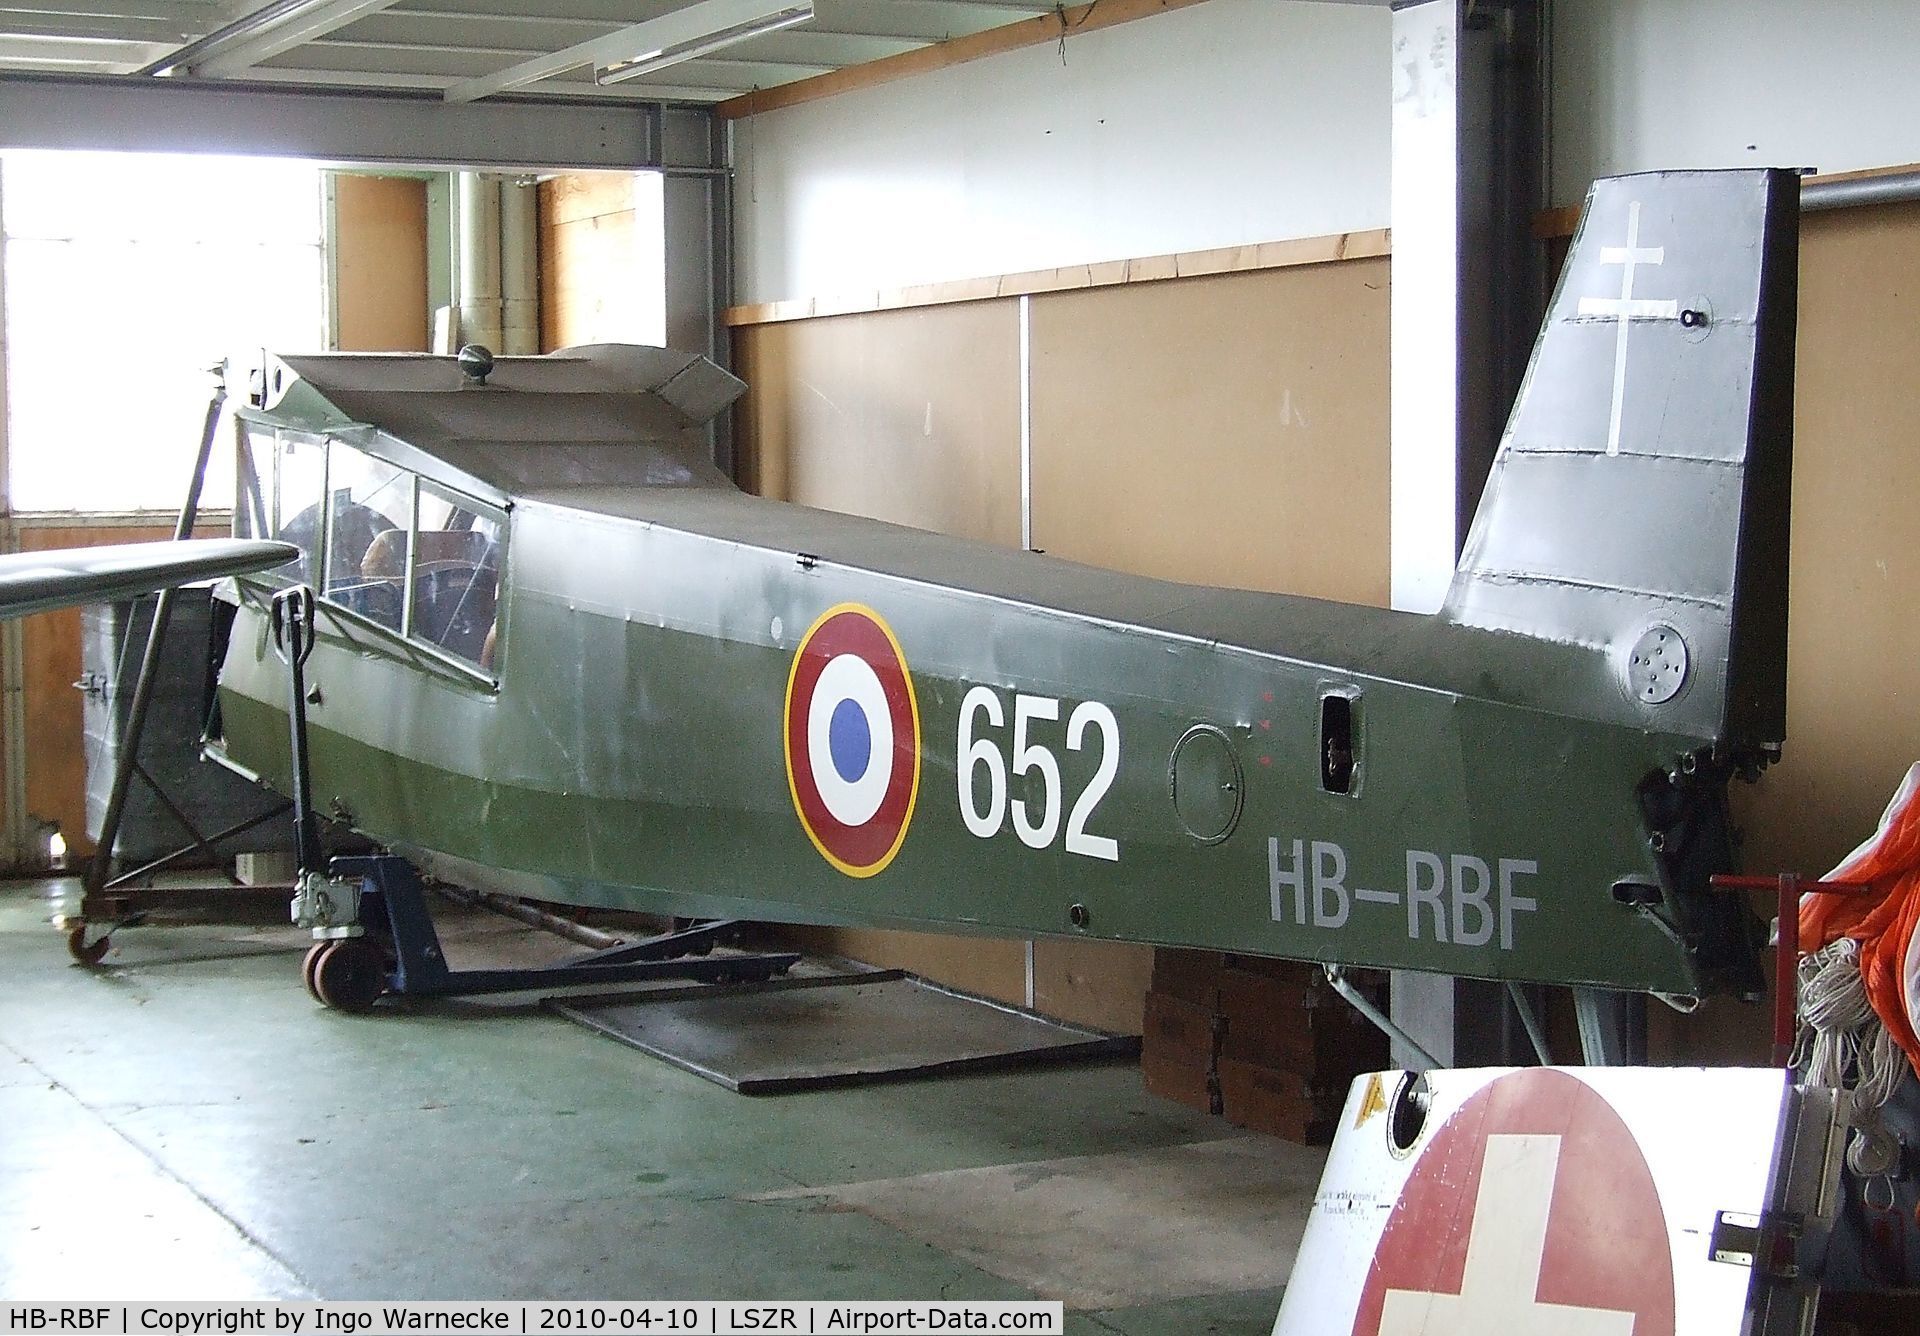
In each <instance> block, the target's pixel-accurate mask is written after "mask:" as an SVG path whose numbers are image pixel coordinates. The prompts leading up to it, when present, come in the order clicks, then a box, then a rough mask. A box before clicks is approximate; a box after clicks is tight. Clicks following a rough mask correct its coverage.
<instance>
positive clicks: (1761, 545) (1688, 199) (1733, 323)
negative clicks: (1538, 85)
mask: <svg viewBox="0 0 1920 1336" xmlns="http://www.w3.org/2000/svg"><path fill="white" fill-rule="evenodd" d="M1799 190H1800V187H1799V181H1798V178H1797V177H1796V175H1795V174H1794V173H1792V172H1790V171H1784V170H1764V171H1722V172H1661V173H1651V174H1647V175H1642V176H1627V177H1615V178H1611V179H1607V180H1602V181H1598V182H1595V183H1594V186H1593V189H1592V190H1591V191H1590V192H1589V193H1588V195H1587V202H1586V208H1585V210H1584V211H1583V213H1582V215H1581V221H1580V227H1579V230H1578V231H1577V232H1576V233H1575V235H1574V239H1573V245H1572V249H1571V250H1570V251H1569V252H1568V254H1567V262H1566V266H1565V268H1564V270H1563V271H1562V274H1561V279H1560V284H1559V288H1558V290H1557V291H1556V292H1555V293H1554V298H1553V303H1552V306H1551V309H1550V310H1549V311H1548V314H1547V319H1546V321H1545V323H1544V324H1543V325H1542V327H1541V331H1540V337H1539V339H1538V340H1537V341H1536V342H1535V344H1534V349H1533V359H1532V362H1531V363H1530V365H1529V366H1528V369H1527V376H1526V380H1525V381H1524V382H1523V384H1522V386H1521V389H1520V394H1519V397H1518V398H1517V399H1516V401H1515V403H1514V409H1513V414H1512V416H1511V418H1510V419H1509V420H1508V423H1507V430H1506V435H1505V436H1504V437H1503V439H1502V440H1501V443H1500V452H1499V455H1498V456H1497V457H1496V459H1495V460H1494V465H1493V472H1492V474H1491V475H1490V476H1489V478H1488V481H1487V488H1486V491H1485V493H1484V495H1483V496H1482V498H1481V502H1480V508H1479V511H1478V513H1477V514H1476V515H1475V517H1474V523H1473V528H1472V531H1471V532H1470V534H1469V535H1468V538H1467V544H1466V549H1465V551H1464V552H1463V553H1462V555H1461V558H1460V564H1459V567H1458V568H1457V570H1456V571H1455V573H1454V577H1453V583H1452V585H1451V587H1450V588H1449V590H1448V593H1447V600H1446V604H1445V606H1444V607H1443V608H1442V610H1441V615H1442V616H1443V617H1447V618H1450V619H1451V620H1453V621H1456V622H1460V623H1463V624H1468V625H1473V626H1480V627H1487V628H1492V629H1498V630H1506V631H1513V632H1518V633H1521V634H1525V635H1532V636H1538V637H1543V638H1547V639H1553V640H1562V641H1572V642H1576V643H1580V644H1585V645H1590V646H1592V647H1593V648H1594V649H1595V650H1596V652H1599V653H1603V654H1605V655H1606V656H1607V657H1608V658H1609V659H1610V660H1611V662H1610V665H1609V668H1610V671H1611V672H1612V674H1613V676H1614V678H1615V680H1616V681H1617V682H1618V683H1619V685H1620V689H1621V691H1622V692H1623V693H1624V694H1625V695H1626V696H1627V697H1628V698H1629V699H1631V700H1633V701H1635V702H1636V703H1637V706H1638V707H1639V708H1640V709H1642V710H1644V712H1645V714H1646V717H1647V724H1648V727H1650V728H1658V729H1660V730H1661V731H1665V732H1675V733H1682V734H1687V735H1691V736H1696V737H1699V738H1701V739H1702V740H1703V741H1711V742H1712V743H1714V744H1715V745H1716V747H1717V748H1719V749H1720V750H1722V751H1726V752H1732V753H1738V752H1748V751H1752V750H1758V749H1765V748H1769V747H1772V746H1775V745H1777V744H1778V743H1779V742H1780V741H1781V740H1782V739H1783V738H1784V736H1785V733H1786V628H1787V524H1788V509H1789V494H1790V487H1791V473H1792V455H1793V347H1794V325H1795V318H1796V298H1797V286H1798V256H1799Z"/></svg>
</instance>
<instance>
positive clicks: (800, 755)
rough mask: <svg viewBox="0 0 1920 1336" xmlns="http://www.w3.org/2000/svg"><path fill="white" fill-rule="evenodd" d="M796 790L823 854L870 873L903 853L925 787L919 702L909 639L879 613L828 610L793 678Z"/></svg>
mask: <svg viewBox="0 0 1920 1336" xmlns="http://www.w3.org/2000/svg"><path fill="white" fill-rule="evenodd" d="M785 725H786V753H787V787H788V788H789V789H790V790H791V791H792V793H793V810H794V811H795V812H797V813H799V816H800V825H801V827H802V828H803V829H804V830H805V831H806V832H807V838H808V839H810V840H812V841H813V847H814V848H816V849H818V850H819V851H820V856H821V857H822V858H825V859H826V860H827V861H828V862H829V863H831V864H833V865H834V866H835V867H836V868H839V869H840V871H842V872H844V873H846V874H847V875H848V876H849V877H871V876H873V875H874V874H875V873H877V872H880V871H881V870H883V869H884V868H885V867H886V866H887V864H888V863H891V862H892V861H893V856H894V855H895V854H897V853H899V852H900V845H901V842H902V841H904V840H905V839H906V838H907V826H908V824H909V823H910V822H911V821H912V820H913V804H914V800H915V798H916V797H917V796H918V795H919V791H920V706H919V703H918V701H916V700H915V699H914V694H913V678H912V677H911V676H910V675H909V674H908V672H907V659H906V655H904V654H903V653H901V651H900V642H899V641H898V640H895V639H894V636H893V632H892V630H890V629H889V628H888V626H887V624H886V623H885V622H884V621H882V620H881V619H880V615H879V614H878V613H876V612H874V611H873V610H872V609H871V608H864V607H861V606H860V605H859V604H857V603H842V604H840V605H839V606H838V607H833V608H829V609H827V611H826V612H824V613H822V614H821V616H820V620H818V621H816V622H815V623H814V624H813V625H812V626H811V627H810V628H808V630H807V633H806V635H804V636H802V637H801V638H800V647H799V648H798V649H796V650H795V651H794V653H793V667H792V669H791V671H790V672H789V673H788V676H787V708H786V720H785Z"/></svg>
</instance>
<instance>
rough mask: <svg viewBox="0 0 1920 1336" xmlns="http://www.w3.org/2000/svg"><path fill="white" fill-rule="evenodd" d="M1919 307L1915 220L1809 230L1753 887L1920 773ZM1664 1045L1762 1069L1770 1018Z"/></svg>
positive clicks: (1739, 813) (1830, 851)
mask: <svg viewBox="0 0 1920 1336" xmlns="http://www.w3.org/2000/svg"><path fill="white" fill-rule="evenodd" d="M1916 293H1920V206H1916V205H1901V206H1893V207H1885V208H1873V209H1845V210H1840V211H1837V212H1832V213H1817V214H1810V215H1808V216H1807V217H1806V218H1805V219H1804V220H1803V222H1802V224H1801V251H1800V333H1799V352H1798V376H1797V379H1796V383H1795V391H1794V393H1795V412H1794V443H1793V449H1794V464H1793V537H1792V554H1793V555H1792V566H1791V572H1790V576H1789V578H1790V580H1791V581H1792V595H1791V605H1790V624H1789V631H1788V650H1787V739H1786V748H1785V752H1784V754H1783V758H1782V760H1781V763H1780V764H1779V765H1778V766H1776V767H1774V768H1773V769H1771V770H1769V771H1768V772H1767V773H1766V774H1765V775H1764V776H1763V777H1762V778H1761V780H1760V782H1759V783H1758V784H1757V785H1754V786H1751V787H1749V786H1747V785H1743V784H1735V785H1734V794H1733V797H1734V804H1735V806H1734V811H1735V815H1736V819H1737V820H1738V822H1739V823H1740V825H1741V826H1742V827H1743V828H1744V829H1745V831H1746V835H1747V840H1746V845H1745V847H1744V849H1743V851H1742V859H1743V862H1744V863H1745V865H1746V867H1747V868H1748V870H1750V871H1753V872H1759V873H1763V874H1764V873H1771V872H1779V871H1792V872H1800V873H1803V874H1805V875H1808V876H1815V875H1818V874H1820V873H1824V872H1826V871H1827V870H1828V869H1830V868H1831V867H1832V866H1833V865H1834V864H1835V863H1837V862H1839V861H1840V859H1841V858H1842V857H1844V856H1845V855H1846V853H1847V852H1848V851H1849V850H1850V849H1852V848H1853V847H1854V846H1855V845H1856V844H1858V843H1859V842H1860V841H1861V840H1863V839H1865V838H1866V837H1867V836H1868V835H1870V834H1871V833H1872V832H1873V828H1874V825H1875V823H1876V822H1877V821H1878V820H1879V817H1880V812H1881V809H1882V808H1884V807H1885V806H1886V803H1887V800H1888V799H1889V798H1891V797H1892V796H1893V790H1894V788H1895V787H1896V786H1897V785H1898V784H1899V782H1900V778H1901V776H1902V775H1904V774H1905V773H1906V771H1907V767H1908V766H1910V765H1912V764H1913V763H1914V762H1915V761H1920V505H1917V504H1916V501H1917V500H1920V448H1916V445H1915V441H1914V424H1915V423H1916V422H1920V374H1916V373H1915V368H1916V367H1920V325H1916V323H1915V321H1914V318H1913V316H1914V298H1915V294H1916ZM1766 537H1769V536H1763V541H1764V540H1765V538H1766ZM1762 912H1763V913H1765V914H1767V915H1769V916H1770V915H1771V914H1772V913H1773V910H1772V908H1771V907H1770V906H1769V907H1767V908H1765V909H1763V911H1762ZM1655 1037H1656V1039H1657V1040H1659V1041H1660V1042H1661V1043H1662V1044H1663V1046H1664V1051H1665V1052H1666V1053H1667V1054H1668V1055H1670V1056H1672V1057H1673V1058H1674V1059H1676V1060H1685V1061H1698V1060H1705V1061H1718V1062H1724V1061H1734V1060H1747V1061H1756V1062H1759V1061H1764V1060H1765V1058H1766V1052H1767V1047H1768V1044H1769V1041H1770V1030H1769V1018H1768V1016H1767V1014H1766V1009H1765V1008H1763V1007H1741V1006H1737V1005H1735V1004H1732V1003H1725V1002H1715V1003H1713V1004H1711V1005H1710V1006H1709V1007H1708V1008H1707V1009H1706V1010H1705V1012H1703V1013H1702V1014H1700V1015H1697V1016H1695V1017H1693V1018H1691V1019H1690V1020H1687V1021H1679V1020H1677V1019H1675V1020H1668V1019H1667V1018H1665V1017H1662V1018H1661V1021H1660V1029H1659V1030H1658V1031H1657V1032H1656V1036H1655Z"/></svg>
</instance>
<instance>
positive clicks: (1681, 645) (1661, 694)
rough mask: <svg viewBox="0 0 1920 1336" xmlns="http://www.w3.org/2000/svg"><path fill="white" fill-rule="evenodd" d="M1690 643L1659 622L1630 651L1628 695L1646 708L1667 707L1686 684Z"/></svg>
mask: <svg viewBox="0 0 1920 1336" xmlns="http://www.w3.org/2000/svg"><path fill="white" fill-rule="evenodd" d="M1687 666H1688V656H1687V642H1686V639H1685V638H1684V637H1682V636H1681V634H1680V633H1679V632H1678V631H1676V630H1674V628H1673V627H1671V626H1667V625H1665V624H1664V623H1660V622H1656V623H1654V624H1653V625H1652V626H1649V627H1648V628H1647V629H1646V630H1645V631H1643V632H1641V634H1640V638H1639V639H1638V640H1636V641H1634V642H1633V648H1632V649H1631V650H1629V651H1627V668H1626V673H1627V694H1628V695H1629V696H1632V697H1633V698H1634V699H1635V700H1637V701H1639V702H1641V703H1642V704H1643V705H1664V704H1666V703H1667V702H1668V701H1670V700H1672V699H1673V698H1674V697H1675V696H1677V695H1679V694H1680V689H1681V688H1682V687H1684V686H1686V684H1687Z"/></svg>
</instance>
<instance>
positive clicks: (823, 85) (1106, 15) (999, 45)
mask: <svg viewBox="0 0 1920 1336" xmlns="http://www.w3.org/2000/svg"><path fill="white" fill-rule="evenodd" d="M1202 3H1204V0H1095V2H1094V3H1092V4H1084V5H1074V6H1072V7H1071V8H1067V9H1062V10H1060V11H1058V12H1057V13H1053V14H1043V15H1041V16H1039V17H1038V18H1031V19H1025V20H1023V21H1021V22H1018V23H1008V24H1003V25H1001V26H1000V27H998V28H988V29H986V30H985V31H984V32H977V33H974V34H972V35H971V36H967V37H955V38H953V39H952V40H951V41H946V42H936V43H935V44H933V45H932V46H925V47H921V48H920V49H919V50H917V51H908V52H905V53H903V54H901V55H897V56H888V57H886V58H885V59H883V60H875V61H869V62H868V63H867V64H865V65H849V66H847V67H846V68H845V69H839V70H835V71H834V72H833V73H831V74H822V75H819V76H817V77H816V78H812V79H801V80H799V81H797V82H795V83H788V84H780V85H778V86H776V87H773V88H759V89H755V90H754V91H753V92H751V93H742V94H741V95H740V96H739V97H735V98H729V99H728V100H727V101H725V102H722V103H720V104H718V105H717V106H715V107H714V109H713V110H714V114H715V115H716V116H719V117H720V118H721V119H723V120H738V119H740V118H741V117H745V116H757V115H759V114H760V113H761V112H763V111H778V110H780V109H781V108H783V107H797V106H800V105H801V104H803V103H807V102H817V101H819V100H820V99H822V98H828V97H838V96H839V95H840V94H842V93H850V92H853V91H854V90H855V89H858V88H873V87H877V86H878V85H880V84H888V83H893V82H894V81H895V80H898V79H910V78H913V77H915V76H916V75H921V74H931V73H933V72H934V71H936V70H944V69H951V68H952V67H953V66H955V65H964V64H966V63H967V62H968V61H973V60H982V59H984V58H986V57H987V56H997V55H1001V54H1002V53H1004V52H1007V51H1018V50H1021V49H1022V48H1024V47H1029V46H1040V45H1042V44H1044V43H1048V42H1061V41H1065V40H1067V39H1068V38H1070V37H1078V36H1080V35H1082V34H1084V33H1090V32H1098V31H1099V30H1101V29H1102V28H1113V27H1117V26H1119V25H1120V24H1122V23H1131V22H1133V21H1134V20H1135V19H1144V18H1151V17H1152V16H1154V15H1155V14H1165V13H1169V12H1171V11H1173V10H1176V9H1186V8H1188V7H1189V6H1191V5H1197V4H1202Z"/></svg>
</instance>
